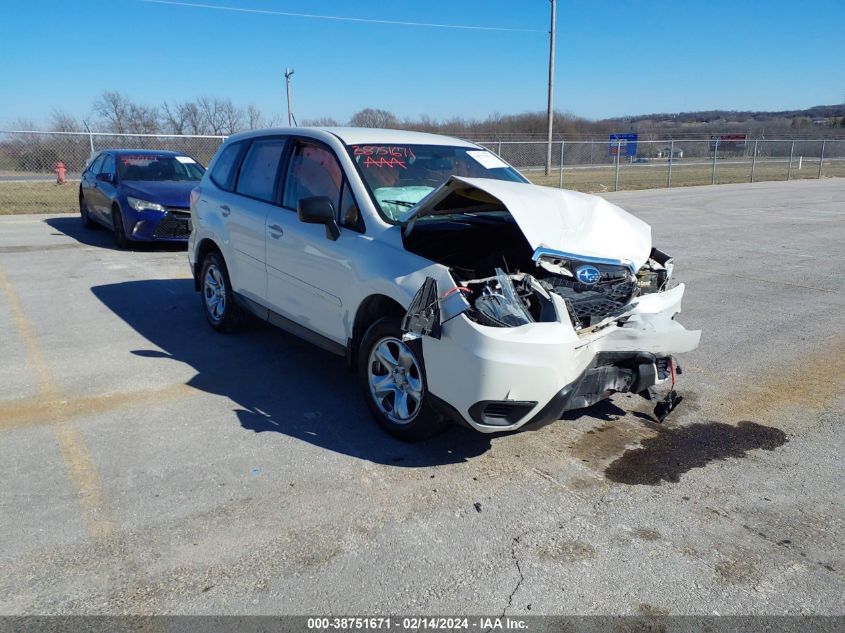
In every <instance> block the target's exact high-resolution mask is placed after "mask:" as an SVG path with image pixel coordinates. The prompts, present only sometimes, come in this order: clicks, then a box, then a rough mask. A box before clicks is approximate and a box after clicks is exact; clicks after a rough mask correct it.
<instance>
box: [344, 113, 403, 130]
mask: <svg viewBox="0 0 845 633" xmlns="http://www.w3.org/2000/svg"><path fill="white" fill-rule="evenodd" d="M349 125H352V126H354V127H397V126H398V125H399V119H398V118H397V116H396V115H395V114H393V113H392V112H388V111H387V110H379V109H377V108H365V109H363V110H361V111H360V112H356V113H355V114H353V115H352V118H351V119H349Z"/></svg>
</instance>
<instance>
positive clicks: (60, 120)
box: [49, 108, 83, 132]
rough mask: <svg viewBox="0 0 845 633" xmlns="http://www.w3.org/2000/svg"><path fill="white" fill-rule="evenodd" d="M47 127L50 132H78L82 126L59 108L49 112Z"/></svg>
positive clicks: (77, 120) (73, 117)
mask: <svg viewBox="0 0 845 633" xmlns="http://www.w3.org/2000/svg"><path fill="white" fill-rule="evenodd" d="M49 127H50V131H51V132H79V131H80V130H82V128H83V125H82V123H81V122H80V121H79V119H77V118H76V117H75V116H73V115H71V114H68V113H67V112H65V111H64V110H61V109H59V108H53V111H52V112H50V126H49Z"/></svg>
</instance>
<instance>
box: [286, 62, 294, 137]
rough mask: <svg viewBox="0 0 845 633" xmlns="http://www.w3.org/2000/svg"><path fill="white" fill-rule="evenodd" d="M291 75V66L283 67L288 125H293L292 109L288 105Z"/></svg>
mask: <svg viewBox="0 0 845 633" xmlns="http://www.w3.org/2000/svg"><path fill="white" fill-rule="evenodd" d="M291 77H293V68H285V88H286V90H287V94H288V127H293V110H292V109H291V107H290V78H291Z"/></svg>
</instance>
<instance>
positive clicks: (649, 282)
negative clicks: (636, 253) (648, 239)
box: [637, 248, 674, 294]
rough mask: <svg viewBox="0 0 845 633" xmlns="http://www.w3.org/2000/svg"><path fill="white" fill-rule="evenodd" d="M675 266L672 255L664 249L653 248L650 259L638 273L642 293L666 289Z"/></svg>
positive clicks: (638, 284) (638, 283) (638, 286)
mask: <svg viewBox="0 0 845 633" xmlns="http://www.w3.org/2000/svg"><path fill="white" fill-rule="evenodd" d="M673 268H674V263H673V260H672V258H671V257H669V256H668V255H667V254H666V253H664V252H663V251H660V250H658V249H656V248H652V249H651V255H650V256H649V258H648V261H647V262H646V263H645V264H643V267H642V268H640V270H639V272H638V273H637V288H639V291H640V294H649V293H652V292H662V291H664V290H666V286H667V285H668V284H669V279H671V277H672V270H673Z"/></svg>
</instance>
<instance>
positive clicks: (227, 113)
mask: <svg viewBox="0 0 845 633" xmlns="http://www.w3.org/2000/svg"><path fill="white" fill-rule="evenodd" d="M214 102H215V105H216V107H217V108H218V109H219V111H220V115H221V118H222V120H223V131H222V132H221V133H222V134H226V135H229V134H234V133H235V132H239V131H240V130H242V129H244V111H243V110H241V109H240V108H239V107H238V106H236V105H235V104H234V103H232V100H231V99H215V100H214Z"/></svg>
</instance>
